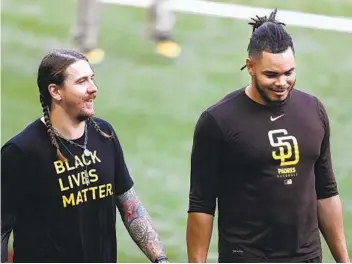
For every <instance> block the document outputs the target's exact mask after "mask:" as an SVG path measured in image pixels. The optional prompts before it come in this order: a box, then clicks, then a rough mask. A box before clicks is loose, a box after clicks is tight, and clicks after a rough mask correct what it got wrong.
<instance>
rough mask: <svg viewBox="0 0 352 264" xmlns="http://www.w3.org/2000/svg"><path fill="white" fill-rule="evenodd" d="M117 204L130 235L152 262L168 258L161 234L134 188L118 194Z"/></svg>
mask: <svg viewBox="0 0 352 264" xmlns="http://www.w3.org/2000/svg"><path fill="white" fill-rule="evenodd" d="M116 205H117V208H118V209H119V211H120V214H121V217H122V220H123V223H124V225H125V227H126V229H127V230H128V232H129V234H130V236H131V237H132V239H133V240H134V241H135V243H136V244H137V245H138V247H139V248H140V249H141V250H142V251H143V253H144V254H145V255H146V256H147V257H148V258H149V260H150V261H152V262H156V261H157V260H159V261H165V260H167V258H166V254H165V252H164V249H163V245H162V243H161V241H160V238H159V235H158V234H157V232H156V230H155V229H154V227H153V224H152V220H151V218H150V216H149V215H148V212H147V210H146V209H145V208H144V206H143V205H142V203H141V202H140V201H139V199H138V196H137V194H136V191H135V190H134V188H133V187H132V188H131V189H130V190H128V191H127V192H125V193H123V194H121V195H118V196H117V197H116Z"/></svg>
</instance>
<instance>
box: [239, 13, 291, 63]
mask: <svg viewBox="0 0 352 264" xmlns="http://www.w3.org/2000/svg"><path fill="white" fill-rule="evenodd" d="M276 12H277V9H275V10H274V11H273V12H271V14H270V15H269V17H267V16H263V17H259V16H256V18H251V19H252V20H253V22H249V23H248V24H249V25H251V26H252V27H253V30H252V36H251V38H250V41H249V44H248V48H247V51H248V56H258V55H261V53H262V52H263V51H267V52H270V53H281V52H284V51H285V50H287V49H288V48H289V47H291V48H292V51H293V52H294V47H293V41H292V38H291V36H290V34H289V33H288V32H287V31H286V30H285V28H284V26H286V24H284V23H282V22H280V21H278V20H276ZM245 67H246V66H244V67H242V68H241V70H243V69H244V68H245Z"/></svg>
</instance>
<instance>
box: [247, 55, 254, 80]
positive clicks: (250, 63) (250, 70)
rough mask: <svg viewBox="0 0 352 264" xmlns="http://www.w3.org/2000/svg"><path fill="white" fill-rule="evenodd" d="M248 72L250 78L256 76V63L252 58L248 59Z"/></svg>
mask: <svg viewBox="0 0 352 264" xmlns="http://www.w3.org/2000/svg"><path fill="white" fill-rule="evenodd" d="M246 66H247V71H248V73H249V75H250V76H254V61H253V60H252V59H251V58H247V59H246Z"/></svg>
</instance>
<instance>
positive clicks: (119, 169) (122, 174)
mask: <svg viewBox="0 0 352 264" xmlns="http://www.w3.org/2000/svg"><path fill="white" fill-rule="evenodd" d="M112 132H113V135H114V144H115V149H116V161H115V168H116V175H115V194H116V195H120V194H123V193H125V192H127V191H128V190H129V189H131V188H132V187H133V184H134V183H133V180H132V178H131V176H130V173H129V171H128V167H127V164H126V162H125V158H124V154H123V150H122V147H121V144H120V141H119V139H118V137H117V135H116V133H115V131H114V129H112Z"/></svg>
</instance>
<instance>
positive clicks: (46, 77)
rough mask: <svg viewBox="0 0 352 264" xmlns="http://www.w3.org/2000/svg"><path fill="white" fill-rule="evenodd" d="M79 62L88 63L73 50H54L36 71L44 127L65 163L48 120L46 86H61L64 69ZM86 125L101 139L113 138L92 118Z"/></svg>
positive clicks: (48, 105) (59, 156)
mask: <svg viewBox="0 0 352 264" xmlns="http://www.w3.org/2000/svg"><path fill="white" fill-rule="evenodd" d="M79 60H85V61H88V60H87V58H86V57H85V56H84V55H83V54H81V53H79V52H77V51H75V50H66V49H61V50H55V51H52V52H50V53H48V54H47V55H46V56H45V57H44V58H43V59H42V61H41V63H40V65H39V69H38V75H37V86H38V88H39V100H40V103H41V106H42V111H43V114H44V121H45V125H46V127H47V132H48V135H49V137H50V141H51V143H52V145H53V146H54V147H55V148H56V153H57V156H58V158H59V159H60V160H62V161H67V158H66V157H65V156H64V155H63V154H62V152H61V151H60V148H59V144H58V142H57V139H56V136H55V133H54V130H53V126H52V123H51V120H50V110H51V103H52V98H51V95H50V93H49V90H48V86H49V85H50V84H53V83H54V84H56V85H58V86H62V85H63V84H64V81H65V78H66V75H65V73H66V69H67V68H68V67H69V66H70V65H71V64H73V63H75V62H77V61H79ZM88 123H89V124H91V125H92V126H93V127H94V128H95V130H96V131H98V132H99V134H100V135H102V136H103V137H105V138H108V139H112V138H113V136H112V135H108V134H106V133H105V132H104V131H102V130H101V129H100V127H99V125H98V124H97V123H96V122H95V121H94V119H93V118H91V117H90V118H88Z"/></svg>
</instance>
